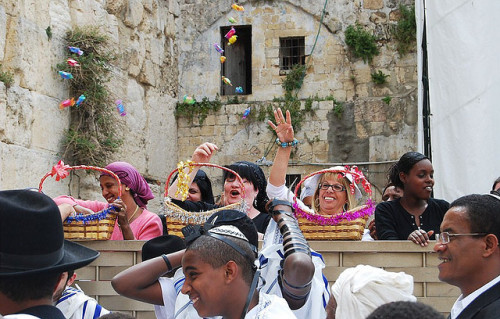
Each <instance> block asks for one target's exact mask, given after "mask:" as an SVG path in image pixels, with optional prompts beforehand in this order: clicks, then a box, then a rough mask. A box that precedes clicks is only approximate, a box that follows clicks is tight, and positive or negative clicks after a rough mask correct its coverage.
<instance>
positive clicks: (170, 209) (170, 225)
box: [164, 162, 246, 238]
mask: <svg viewBox="0 0 500 319" xmlns="http://www.w3.org/2000/svg"><path fill="white" fill-rule="evenodd" d="M181 163H182V162H181ZM192 166H208V167H215V168H220V169H222V170H225V171H227V172H229V173H231V174H234V176H236V179H237V180H238V182H240V185H241V189H242V194H241V195H242V200H241V201H240V202H238V203H234V204H230V205H227V206H223V207H219V208H215V209H211V210H209V211H202V212H188V211H186V210H184V209H183V208H181V207H179V206H178V205H176V204H174V203H173V202H172V200H171V198H170V197H169V196H168V187H169V185H170V179H171V178H172V176H173V175H174V174H175V172H177V171H179V169H181V168H182V169H184V168H185V167H192ZM188 184H189V183H188ZM185 187H187V186H186V185H185ZM164 204H165V216H166V220H167V230H168V234H169V235H176V236H179V237H181V238H184V235H183V234H182V231H181V230H182V228H184V227H185V226H187V225H200V224H203V223H205V222H206V221H207V219H208V218H209V217H210V216H212V214H214V213H215V212H218V211H221V210H226V209H235V210H239V211H243V212H245V211H246V202H245V187H244V185H243V180H242V179H241V177H240V175H238V173H236V172H235V171H233V170H231V169H229V168H227V167H223V166H219V165H216V164H210V163H193V162H188V163H183V164H180V166H178V168H176V169H175V170H173V171H172V172H171V173H170V175H169V176H168V179H167V182H166V183H165V200H164Z"/></svg>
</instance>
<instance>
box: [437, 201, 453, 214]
mask: <svg viewBox="0 0 500 319" xmlns="http://www.w3.org/2000/svg"><path fill="white" fill-rule="evenodd" d="M435 201H436V203H437V204H438V207H439V209H440V211H441V216H442V217H443V218H444V214H446V212H447V211H448V209H450V203H448V202H447V201H445V200H444V199H435Z"/></svg>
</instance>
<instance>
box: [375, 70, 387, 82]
mask: <svg viewBox="0 0 500 319" xmlns="http://www.w3.org/2000/svg"><path fill="white" fill-rule="evenodd" d="M388 77H389V75H388V74H384V72H382V71H380V70H378V72H373V73H372V80H373V82H374V83H375V84H380V85H381V84H385V83H386V82H387V78H388Z"/></svg>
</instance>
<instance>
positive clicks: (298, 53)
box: [280, 37, 306, 71]
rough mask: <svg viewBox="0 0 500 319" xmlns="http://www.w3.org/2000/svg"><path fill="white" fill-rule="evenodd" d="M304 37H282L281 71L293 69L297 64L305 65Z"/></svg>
mask: <svg viewBox="0 0 500 319" xmlns="http://www.w3.org/2000/svg"><path fill="white" fill-rule="evenodd" d="M305 60H306V56H305V41H304V37H289V38H280V71H287V70H291V69H292V67H293V66H294V65H295V64H299V65H304V64H305Z"/></svg>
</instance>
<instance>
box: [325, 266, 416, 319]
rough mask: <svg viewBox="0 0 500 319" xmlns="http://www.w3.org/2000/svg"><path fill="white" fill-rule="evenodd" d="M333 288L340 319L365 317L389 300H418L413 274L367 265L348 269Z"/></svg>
mask: <svg viewBox="0 0 500 319" xmlns="http://www.w3.org/2000/svg"><path fill="white" fill-rule="evenodd" d="M331 290H332V295H333V297H335V300H336V301H337V310H336V312H335V318H336V319H364V318H366V317H367V316H368V315H369V314H370V313H372V312H373V311H374V310H375V309H376V308H377V307H379V306H381V305H383V304H385V303H388V302H392V301H412V302H415V301H416V300H417V298H415V296H413V277H412V276H411V275H408V274H405V273H404V272H399V273H395V272H389V271H385V270H383V269H381V268H376V267H372V266H367V265H358V266H356V267H354V268H348V269H346V270H344V271H343V272H342V273H341V274H340V276H339V278H338V279H337V281H335V283H334V284H333V285H332V288H331Z"/></svg>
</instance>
